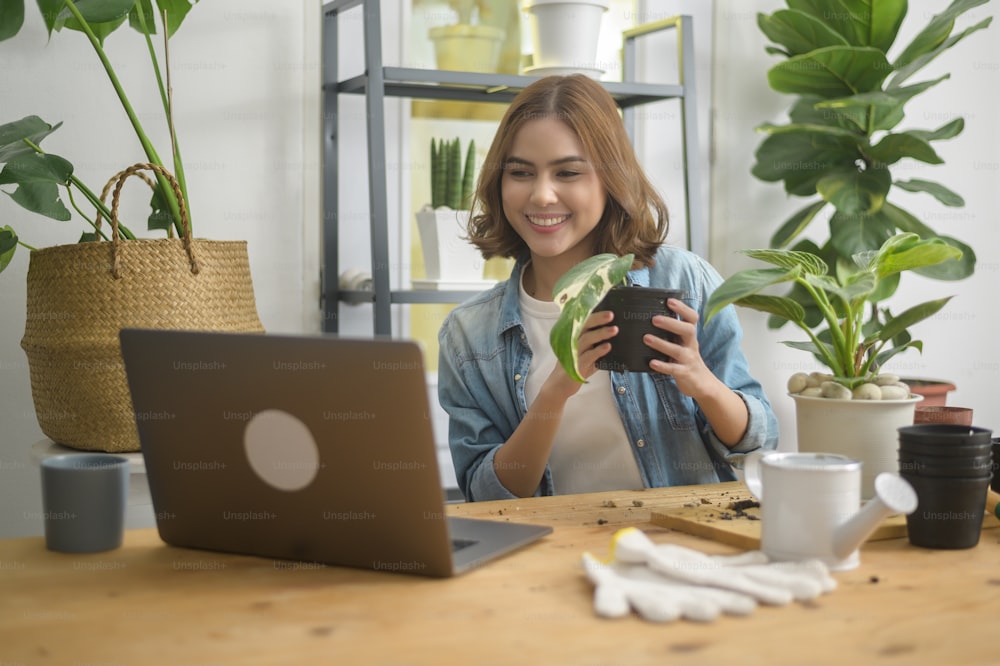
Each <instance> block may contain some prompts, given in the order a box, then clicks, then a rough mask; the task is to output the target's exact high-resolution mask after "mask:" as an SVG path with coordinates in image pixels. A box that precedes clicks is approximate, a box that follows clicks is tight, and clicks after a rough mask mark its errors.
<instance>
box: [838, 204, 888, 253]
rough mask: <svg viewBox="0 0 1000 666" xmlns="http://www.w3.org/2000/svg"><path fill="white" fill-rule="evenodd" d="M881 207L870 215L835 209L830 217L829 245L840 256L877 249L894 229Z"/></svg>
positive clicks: (883, 208) (883, 207)
mask: <svg viewBox="0 0 1000 666" xmlns="http://www.w3.org/2000/svg"><path fill="white" fill-rule="evenodd" d="M884 210H885V204H883V206H882V208H881V209H880V210H879V211H878V212H876V213H873V214H871V215H865V214H858V215H849V214H847V213H844V212H842V211H839V210H838V211H837V212H835V213H834V214H833V216H832V217H831V218H830V245H831V246H832V247H833V248H834V249H835V250H836V252H837V255H838V256H840V257H852V256H854V255H855V254H857V253H858V252H864V251H865V250H875V249H878V248H879V247H880V246H881V245H882V243H884V242H885V240H886V239H887V238H889V237H890V236H892V235H893V233H895V231H896V229H895V227H894V226H893V225H892V223H891V221H890V220H889V219H887V218H886V216H885V214H884V212H883V211H884Z"/></svg>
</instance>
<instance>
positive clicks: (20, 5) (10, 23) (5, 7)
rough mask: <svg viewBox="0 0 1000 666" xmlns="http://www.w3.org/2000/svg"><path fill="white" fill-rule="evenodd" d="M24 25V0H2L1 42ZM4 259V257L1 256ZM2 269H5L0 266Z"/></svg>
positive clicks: (0, 5) (0, 9)
mask: <svg viewBox="0 0 1000 666" xmlns="http://www.w3.org/2000/svg"><path fill="white" fill-rule="evenodd" d="M22 25H24V0H3V1H2V2H0V42H2V41H3V40H5V39H10V38H11V37H13V36H14V35H16V34H17V33H18V31H20V30H21V26H22ZM0 261H2V257H0ZM0 270H3V269H2V268H0Z"/></svg>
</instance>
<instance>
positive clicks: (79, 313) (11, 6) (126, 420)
mask: <svg viewBox="0 0 1000 666" xmlns="http://www.w3.org/2000/svg"><path fill="white" fill-rule="evenodd" d="M194 2H197V0H157V1H156V3H155V7H156V10H158V11H154V4H153V2H152V0H87V1H86V2H82V1H80V0H39V1H38V6H39V10H40V12H41V15H42V18H43V20H44V21H45V26H46V28H47V29H48V31H49V34H50V35H51V34H52V33H53V32H54V31H55V32H59V31H62V30H64V29H65V30H71V31H77V32H79V33H82V35H83V36H84V37H85V38H86V39H87V40H88V42H89V43H90V45H91V46H92V47H93V49H94V52H95V54H96V56H97V58H98V60H99V62H100V64H101V68H102V69H103V71H104V72H105V74H106V75H107V79H108V81H109V82H110V84H111V87H112V89H113V91H114V94H115V96H116V97H117V99H118V100H119V102H120V104H121V107H122V109H123V110H124V111H125V114H126V116H127V117H128V119H129V122H130V125H131V127H132V130H133V132H134V133H135V136H136V138H137V140H138V143H139V144H140V145H141V147H142V151H143V153H144V158H145V161H143V162H141V163H138V164H135V165H132V166H129V167H127V168H125V169H123V170H122V171H121V172H119V173H118V174H115V175H114V176H113V177H112V178H111V180H109V181H108V184H107V185H106V186H105V188H104V191H103V192H102V193H101V194H100V195H99V194H97V192H98V190H96V189H94V188H92V187H90V186H87V185H86V184H84V183H83V182H82V181H81V180H80V179H79V178H78V177H77V175H76V174H75V173H74V168H73V165H72V163H71V162H70V161H69V160H68V159H66V158H64V157H61V156H58V155H54V154H51V153H48V152H46V151H45V150H44V148H43V147H42V142H43V140H44V138H45V137H47V136H48V135H49V134H51V133H52V132H54V131H56V130H57V129H58V128H59V127H60V125H61V123H56V124H54V125H53V124H49V123H48V122H46V121H44V120H42V119H40V118H38V117H36V116H28V117H26V118H22V119H20V120H16V121H13V122H8V123H5V124H3V125H0V164H2V165H3V168H2V170H0V185H9V186H13V187H14V189H13V191H11V192H7V193H8V194H9V195H10V197H11V199H12V200H13V201H14V202H15V203H17V204H19V205H21V206H23V207H24V208H26V209H27V210H29V211H32V212H34V213H38V214H40V215H42V216H44V217H48V218H52V219H56V220H69V219H71V218H72V217H73V214H72V213H71V212H70V209H72V210H73V211H74V212H75V213H76V214H77V215H78V216H79V217H80V218H82V219H83V220H84V223H85V227H84V232H83V233H82V234H81V237H80V241H81V242H79V243H74V244H70V245H59V246H54V247H48V248H42V249H37V248H35V247H32V246H31V245H30V244H28V243H27V242H25V241H24V240H23V239H22V238H21V236H19V235H18V233H17V232H15V231H14V229H12V228H11V227H10V226H9V225H7V226H4V227H3V228H0V269H3V268H6V267H7V266H8V265H9V263H10V260H11V257H12V256H13V254H14V252H15V251H16V250H17V248H18V247H19V246H23V247H25V248H26V249H28V250H29V251H30V259H29V267H28V276H27V317H26V324H25V333H24V337H23V339H22V341H21V346H22V347H23V348H24V350H25V353H26V354H27V357H28V366H29V372H30V376H31V387H32V397H33V399H34V402H35V412H36V416H37V418H38V422H39V425H40V426H41V429H42V431H43V432H44V433H45V434H46V435H47V436H48V437H49V438H50V439H52V440H54V441H56V442H58V443H60V444H65V445H68V446H71V447H74V448H80V449H87V450H105V451H134V450H138V448H139V445H138V438H137V435H136V431H135V419H136V418H137V415H136V414H135V413H134V412H133V410H132V406H131V400H130V397H129V393H128V386H127V382H126V379H125V373H124V368H123V366H122V362H121V352H120V347H119V344H118V332H119V330H120V329H121V328H123V327H150V328H152V327H157V328H199V329H212V330H228V331H262V330H263V329H262V327H261V324H260V320H259V318H258V316H257V310H256V304H255V301H254V296H253V285H252V282H251V279H250V272H249V261H248V257H247V252H246V243H245V242H242V241H239V242H238V241H207V240H201V239H194V238H193V237H192V231H191V221H190V216H189V213H188V211H189V210H190V207H189V205H188V204H189V202H188V197H187V188H186V185H185V177H184V169H183V165H182V162H181V157H180V149H179V147H178V142H177V139H176V133H175V132H174V126H173V113H172V96H171V91H170V87H169V84H168V83H166V82H165V80H164V75H165V77H166V81H169V63H167V62H166V57H165V54H166V51H167V48H166V45H165V44H166V41H164V47H163V52H164V56H163V60H164V64H163V66H161V64H160V56H158V55H157V53H156V49H155V47H154V45H153V39H152V38H153V36H154V35H156V34H157V33H161V34H162V38H163V39H164V40H167V39H168V38H169V36H170V35H171V34H173V33H174V32H175V31H176V30H177V29H178V28H179V27H180V25H181V23H182V22H183V20H184V18H185V17H186V15H187V13H188V11H189V10H190V9H191V7H192V6H193V4H194ZM23 19H24V3H23V0H11V1H10V2H5V4H4V9H3V11H0V39H9V38H11V37H14V36H15V35H17V34H18V32H19V31H20V29H21V27H22V24H23ZM126 24H127V25H129V26H131V27H132V28H134V29H136V30H137V31H139V32H140V33H141V34H143V35H144V36H145V39H146V42H147V45H148V51H149V54H150V60H151V70H150V71H151V76H152V77H153V78H154V79H155V81H156V83H157V85H158V88H159V91H160V96H161V99H162V104H163V111H164V119H165V122H166V126H167V129H168V130H169V135H170V139H171V141H170V154H171V156H172V165H173V170H172V171H171V170H169V169H168V168H167V167H166V165H165V163H164V161H163V160H162V159H161V158H160V153H159V152H158V151H157V150H156V148H155V147H154V146H153V143H152V141H151V140H150V138H149V136H148V135H147V133H146V131H145V130H144V128H143V125H142V123H141V122H140V118H139V115H138V114H137V113H136V112H135V110H134V109H133V106H132V104H131V102H130V100H129V97H128V95H127V94H126V92H125V89H124V88H123V86H122V84H121V82H120V80H119V78H118V76H117V74H116V72H115V69H114V67H113V65H112V62H111V58H110V56H109V53H108V52H107V51H106V50H105V47H104V42H105V40H106V39H107V38H108V36H109V35H111V34H112V33H113V32H115V30H117V29H118V28H120V27H121V26H123V25H126ZM83 129H84V130H85V131H86V128H83ZM99 148H100V145H99V143H96V145H95V149H99ZM147 173H148V174H149V175H148V176H147V175H146V174H147ZM133 175H136V176H139V177H140V178H143V179H144V180H146V182H147V183H148V184H149V185H150V187H151V188H152V190H153V194H152V198H151V210H152V212H151V214H150V216H149V218H148V228H149V229H150V230H166V231H167V232H168V235H170V236H176V237H171V238H159V239H137V238H136V236H135V234H134V233H133V232H132V231H131V230H130V229H129V228H127V227H126V226H125V225H124V224H122V221H121V220H119V219H118V202H119V199H120V195H121V191H122V186H123V185H124V184H125V181H126V180H127V179H128V178H129V177H131V176H133ZM62 193H65V195H66V198H65V199H63V197H62V196H61V195H62ZM108 195H111V201H110V202H109V201H107V196H108ZM66 202H68V205H67V203H66ZM91 211H93V212H91ZM102 219H104V220H107V221H108V226H107V227H102V226H101V221H102ZM97 240H109V241H110V242H106V243H105V242H87V241H97Z"/></svg>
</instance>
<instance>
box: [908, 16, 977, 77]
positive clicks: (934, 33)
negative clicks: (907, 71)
mask: <svg viewBox="0 0 1000 666" xmlns="http://www.w3.org/2000/svg"><path fill="white" fill-rule="evenodd" d="M987 2H989V0H955V2H953V3H951V5H949V6H948V8H947V9H945V10H944V11H943V12H941V13H940V14H936V15H934V17H932V18H931V20H930V22H929V23H928V24H927V25H926V26H925V27H924V29H923V30H921V31H920V32H919V33H918V34H917V36H916V37H914V38H913V40H912V41H911V42H910V43H909V44H908V45H907V46H906V47H905V48H904V49H903V51H902V52H901V53H900V54H899V56H898V57H897V58H896V62H895V63H894V65H895V66H896V67H897V68H898V67H903V66H904V65H907V64H909V63H911V62H913V61H914V60H916V59H917V58H919V57H921V56H924V55H927V54H929V53H933V52H935V51H936V50H938V49H939V48H940V47H941V45H942V44H944V43H945V41H946V40H947V38H948V36H949V35H950V34H951V31H952V29H953V28H954V27H955V19H956V18H958V17H959V16H961V15H962V14H964V13H965V12H967V11H969V10H970V9H973V8H975V7H978V6H979V5H983V4H986V3H987Z"/></svg>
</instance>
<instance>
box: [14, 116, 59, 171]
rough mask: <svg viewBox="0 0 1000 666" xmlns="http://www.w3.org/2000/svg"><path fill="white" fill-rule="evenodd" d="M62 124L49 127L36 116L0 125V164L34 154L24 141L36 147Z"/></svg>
mask: <svg viewBox="0 0 1000 666" xmlns="http://www.w3.org/2000/svg"><path fill="white" fill-rule="evenodd" d="M61 125H62V123H57V124H55V125H49V124H48V123H47V122H45V121H44V120H42V119H41V118H39V117H38V116H27V117H25V118H21V119H20V120H15V121H14V122H11V123H7V124H5V125H0V164H3V163H5V162H9V161H10V160H12V159H14V158H15V157H18V156H20V155H26V154H29V153H34V152H35V151H34V149H33V148H32V147H31V146H29V145H28V144H27V143H25V142H24V140H25V139H27V140H29V141H31V143H33V144H35V145H38V144H40V143H41V142H42V139H44V138H45V137H47V136H48V135H49V134H52V133H53V132H55V131H56V130H57V129H59V127H60V126H61Z"/></svg>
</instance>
